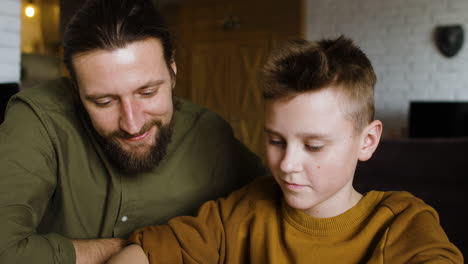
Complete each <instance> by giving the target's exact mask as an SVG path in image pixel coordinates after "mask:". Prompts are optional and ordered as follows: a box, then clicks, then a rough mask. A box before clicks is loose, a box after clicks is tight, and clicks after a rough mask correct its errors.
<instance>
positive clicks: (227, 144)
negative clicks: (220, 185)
mask: <svg viewBox="0 0 468 264" xmlns="http://www.w3.org/2000/svg"><path fill="white" fill-rule="evenodd" d="M213 131H214V133H216V134H217V135H213V137H219V143H218V149H217V160H216V161H215V174H216V175H217V176H216V177H219V178H223V179H226V181H230V182H229V184H230V185H228V186H231V187H232V189H230V190H228V193H229V192H231V191H233V190H236V189H238V188H240V187H242V186H245V185H246V184H247V183H249V182H251V181H252V180H254V179H255V178H257V177H261V176H266V175H269V174H270V172H269V170H268V168H267V167H266V166H265V165H264V164H263V162H262V160H261V159H260V158H259V157H258V156H257V155H256V154H255V153H253V152H252V151H251V150H250V149H249V148H247V147H246V146H245V145H244V144H243V143H242V142H241V141H239V140H238V139H237V138H236V137H235V135H234V133H233V130H232V127H231V126H230V125H229V124H228V123H227V122H226V121H224V120H222V121H219V122H218V126H217V127H216V129H213Z"/></svg>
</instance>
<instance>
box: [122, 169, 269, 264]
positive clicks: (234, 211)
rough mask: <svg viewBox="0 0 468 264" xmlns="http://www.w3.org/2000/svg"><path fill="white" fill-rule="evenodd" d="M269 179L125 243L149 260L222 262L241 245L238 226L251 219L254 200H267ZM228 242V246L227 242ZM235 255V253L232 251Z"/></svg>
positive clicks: (143, 230)
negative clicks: (134, 245)
mask: <svg viewBox="0 0 468 264" xmlns="http://www.w3.org/2000/svg"><path fill="white" fill-rule="evenodd" d="M265 182H270V179H269V178H266V177H262V178H258V179H257V180H255V181H254V182H252V183H251V184H249V185H247V186H245V187H244V188H242V189H240V190H238V191H235V192H233V193H231V194H230V195H229V196H228V197H227V198H221V199H219V200H217V201H208V202H206V203H204V204H203V205H202V206H201V207H200V209H199V210H198V214H197V215H196V216H195V217H192V216H181V217H177V218H174V219H172V220H170V221H169V222H168V224H167V225H161V226H147V227H144V228H141V229H138V230H137V231H135V232H134V233H133V234H132V235H131V237H130V238H129V240H128V242H129V243H131V244H138V245H140V246H141V247H142V248H143V251H144V253H145V255H146V256H148V259H149V262H150V263H173V264H177V263H222V262H223V261H225V260H226V255H227V251H228V250H232V248H233V247H236V246H240V245H239V243H242V240H239V239H238V238H237V236H239V235H240V233H239V228H240V227H241V226H245V225H248V222H249V221H251V220H252V219H253V216H254V215H255V214H254V213H253V211H254V208H255V206H256V201H258V200H264V199H267V198H265V197H267V196H268V195H270V192H263V191H262V190H261V187H260V186H263V187H265V186H267V187H265V188H266V189H268V190H270V189H272V188H269V187H270V185H269V184H265ZM227 241H231V244H229V246H230V247H231V248H228V245H227V244H228V242H227ZM234 254H235V253H234Z"/></svg>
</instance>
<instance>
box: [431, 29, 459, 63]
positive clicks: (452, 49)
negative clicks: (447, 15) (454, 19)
mask: <svg viewBox="0 0 468 264" xmlns="http://www.w3.org/2000/svg"><path fill="white" fill-rule="evenodd" d="M464 35H465V34H464V30H463V27H462V26H461V25H444V26H437V27H436V28H435V32H434V40H435V43H436V46H437V48H438V50H439V51H440V53H442V55H444V56H446V57H448V58H451V57H453V56H455V55H456V54H457V53H458V52H459V51H460V50H461V48H462V46H463V42H464V38H465V36H464Z"/></svg>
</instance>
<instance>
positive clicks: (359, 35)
mask: <svg viewBox="0 0 468 264" xmlns="http://www.w3.org/2000/svg"><path fill="white" fill-rule="evenodd" d="M306 8H307V10H306V14H307V16H306V19H307V20H306V23H307V26H306V28H307V32H306V34H307V35H306V36H307V38H308V39H310V40H317V39H319V38H323V37H336V36H338V35H339V34H345V35H347V36H349V37H351V38H352V39H354V40H355V42H356V43H357V44H358V45H359V46H360V47H361V48H362V49H363V51H364V52H365V53H366V54H367V55H368V56H369V58H370V59H371V61H372V63H373V66H374V69H375V71H376V73H377V77H378V79H379V80H378V83H377V86H376V98H375V99H376V100H375V102H376V117H377V118H379V119H381V120H382V121H383V122H384V136H386V137H401V136H406V135H407V122H408V121H407V119H408V109H409V102H410V101H412V100H429V101H441V100H449V101H455V100H456V101H461V100H468V46H467V45H468V44H466V43H465V45H464V47H463V48H462V50H461V51H460V52H459V53H458V55H457V56H456V57H453V58H449V59H448V58H445V57H443V56H442V55H440V53H439V52H438V51H437V49H436V47H435V45H434V42H433V41H432V34H433V30H434V28H435V26H436V25H439V24H443V25H445V24H462V25H463V26H464V28H465V31H466V30H468V1H467V0H306ZM465 33H466V32H465ZM465 40H466V41H467V42H468V35H467V33H466V34H465Z"/></svg>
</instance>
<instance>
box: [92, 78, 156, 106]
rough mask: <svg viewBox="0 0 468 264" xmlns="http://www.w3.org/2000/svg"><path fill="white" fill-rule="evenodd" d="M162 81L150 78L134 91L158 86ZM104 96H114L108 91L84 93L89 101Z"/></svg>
mask: <svg viewBox="0 0 468 264" xmlns="http://www.w3.org/2000/svg"><path fill="white" fill-rule="evenodd" d="M164 82H165V80H151V81H148V82H147V83H145V84H143V85H141V86H140V87H138V88H137V89H135V91H138V90H141V89H145V88H148V87H152V86H159V85H161V84H163V83H164ZM104 97H115V95H114V94H109V93H105V94H100V93H97V94H89V95H85V99H86V100H90V101H92V100H96V99H99V98H104Z"/></svg>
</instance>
